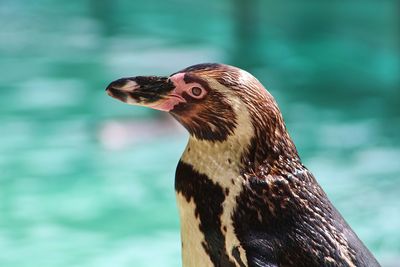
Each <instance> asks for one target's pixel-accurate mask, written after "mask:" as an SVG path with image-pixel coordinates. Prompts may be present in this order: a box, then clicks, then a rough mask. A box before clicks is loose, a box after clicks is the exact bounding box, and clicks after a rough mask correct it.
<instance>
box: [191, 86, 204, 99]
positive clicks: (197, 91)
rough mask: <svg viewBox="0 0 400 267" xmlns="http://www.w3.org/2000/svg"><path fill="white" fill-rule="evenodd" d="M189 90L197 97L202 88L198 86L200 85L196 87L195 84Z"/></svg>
mask: <svg viewBox="0 0 400 267" xmlns="http://www.w3.org/2000/svg"><path fill="white" fill-rule="evenodd" d="M190 91H191V92H192V95H193V96H195V97H196V96H197V97H199V96H201V94H202V92H203V90H202V89H201V88H200V87H197V86H195V87H192V88H191V89H190Z"/></svg>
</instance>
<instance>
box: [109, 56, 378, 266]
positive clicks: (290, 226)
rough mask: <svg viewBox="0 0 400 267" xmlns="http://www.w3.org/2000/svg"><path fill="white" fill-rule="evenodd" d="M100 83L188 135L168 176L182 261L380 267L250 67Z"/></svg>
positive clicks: (194, 69) (203, 67) (199, 68)
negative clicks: (173, 122) (172, 180)
mask: <svg viewBox="0 0 400 267" xmlns="http://www.w3.org/2000/svg"><path fill="white" fill-rule="evenodd" d="M106 91H107V93H108V94H109V95H110V96H112V97H114V98H116V99H119V100H121V101H123V102H125V103H128V104H133V105H141V106H146V107H150V108H153V109H157V110H162V111H165V112H169V113H170V114H171V115H172V116H173V117H174V118H175V119H176V120H177V121H178V122H179V123H180V124H182V125H183V126H184V127H185V128H186V129H187V131H188V132H189V134H190V137H189V141H188V144H187V146H186V149H185V151H184V152H183V155H182V157H181V159H180V161H179V163H178V166H177V169H176V176H175V190H176V198H177V203H178V208H179V214H180V224H181V238H182V261H183V266H185V267H193V266H194V267H196V266H200V267H206V266H229V267H230V266H239V267H242V266H268V267H273V266H274V267H277V266H282V267H284V266H295V267H314V266H315V267H317V266H318V267H320V266H348V267H356V266H357V267H362V266H369V267H372V266H379V263H378V262H377V261H376V259H375V258H374V256H373V255H372V254H371V252H370V251H369V250H368V249H367V248H366V247H365V245H364V244H363V243H362V241H360V239H359V238H358V237H357V235H356V234H355V233H354V232H353V230H352V229H351V228H350V226H349V225H348V224H347V223H346V221H345V220H344V219H343V217H342V216H341V215H340V213H339V212H338V211H337V209H336V208H335V207H334V206H333V205H332V203H331V202H330V201H329V199H328V198H327V196H326V194H325V192H324V191H323V190H322V188H321V187H320V185H319V184H318V183H317V181H316V179H315V178H314V176H313V174H312V173H311V172H310V171H309V170H308V169H307V168H306V167H305V166H304V165H303V164H302V162H301V160H300V157H299V155H298V153H297V150H296V147H295V145H294V144H293V141H292V139H291V138H290V136H289V134H288V132H287V130H286V126H285V123H284V121H283V118H282V114H281V112H280V110H279V108H278V106H277V104H276V102H275V100H274V98H273V97H272V95H271V94H270V93H269V92H268V91H267V90H266V89H265V88H264V87H263V85H262V84H261V83H260V82H259V81H258V80H257V79H256V78H255V77H253V76H252V75H251V74H249V73H248V72H246V71H244V70H241V69H239V68H236V67H233V66H229V65H223V64H215V63H212V64H211V63H207V64H198V65H194V66H191V67H188V68H185V69H183V70H181V71H178V72H176V73H173V74H172V75H170V76H169V77H157V76H136V77H129V78H121V79H118V80H116V81H114V82H112V83H111V84H110V85H109V86H108V87H107V89H106Z"/></svg>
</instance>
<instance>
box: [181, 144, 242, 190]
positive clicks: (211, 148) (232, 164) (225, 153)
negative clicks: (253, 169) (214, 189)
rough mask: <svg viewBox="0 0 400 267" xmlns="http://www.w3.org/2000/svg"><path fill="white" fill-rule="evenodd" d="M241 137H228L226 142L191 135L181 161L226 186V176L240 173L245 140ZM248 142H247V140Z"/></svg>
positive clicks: (230, 176)
mask: <svg viewBox="0 0 400 267" xmlns="http://www.w3.org/2000/svg"><path fill="white" fill-rule="evenodd" d="M239 139H240V138H237V137H236V138H228V140H226V141H224V142H212V141H206V140H198V139H196V138H193V137H191V138H190V139H189V142H188V144H187V146H186V149H185V151H184V153H183V155H182V157H181V161H182V162H184V163H186V164H189V165H191V166H192V167H193V169H194V170H195V171H196V172H198V173H200V174H203V175H206V176H207V177H208V178H209V179H210V180H212V181H213V182H214V183H219V184H220V185H222V186H224V185H225V184H226V183H227V182H228V181H226V179H225V177H228V176H229V178H230V179H231V178H234V177H232V176H238V175H240V173H239V172H240V169H241V166H242V164H243V163H242V155H243V153H244V149H245V148H244V147H245V146H243V145H241V144H243V142H244V141H247V140H239ZM246 143H247V142H246Z"/></svg>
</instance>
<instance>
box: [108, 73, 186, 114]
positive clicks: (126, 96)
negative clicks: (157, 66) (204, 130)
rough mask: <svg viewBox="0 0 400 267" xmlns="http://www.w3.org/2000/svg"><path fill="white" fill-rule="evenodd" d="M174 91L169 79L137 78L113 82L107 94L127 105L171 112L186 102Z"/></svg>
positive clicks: (155, 77) (154, 77)
mask: <svg viewBox="0 0 400 267" xmlns="http://www.w3.org/2000/svg"><path fill="white" fill-rule="evenodd" d="M174 89H175V85H174V83H173V82H172V81H171V80H169V78H168V77H158V76H136V77H130V78H121V79H118V80H115V81H113V82H112V83H110V84H109V85H108V86H107V88H106V92H107V94H108V95H109V96H111V97H113V98H116V99H118V100H120V101H122V102H125V103H127V104H131V105H139V106H145V107H150V108H154V109H158V110H162V111H170V110H172V109H173V108H174V107H175V106H176V105H178V104H179V103H181V102H186V100H185V99H184V98H183V97H182V96H180V95H178V94H176V92H175V90H174Z"/></svg>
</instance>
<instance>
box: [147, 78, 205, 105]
mask: <svg viewBox="0 0 400 267" xmlns="http://www.w3.org/2000/svg"><path fill="white" fill-rule="evenodd" d="M184 76H185V73H177V74H175V75H173V76H171V77H170V78H169V79H170V80H171V81H172V82H173V84H174V85H175V88H174V90H172V91H171V92H170V93H169V94H168V95H167V96H166V97H165V98H164V99H162V100H160V101H158V102H157V103H154V104H152V105H149V106H148V107H150V108H153V109H157V110H162V111H166V112H169V111H171V110H173V109H174V107H175V106H176V105H178V104H179V103H186V102H187V101H186V99H185V98H183V96H182V94H183V93H184V92H186V93H187V94H189V95H190V96H192V97H194V98H201V97H203V96H204V94H205V93H206V91H205V90H204V89H203V88H202V86H201V85H200V84H198V83H189V84H187V83H186V82H185V81H184V79H183V78H184ZM193 87H198V88H200V89H201V90H202V92H204V94H203V93H202V94H201V95H200V96H194V95H193V94H192V93H191V89H192V88H193Z"/></svg>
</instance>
